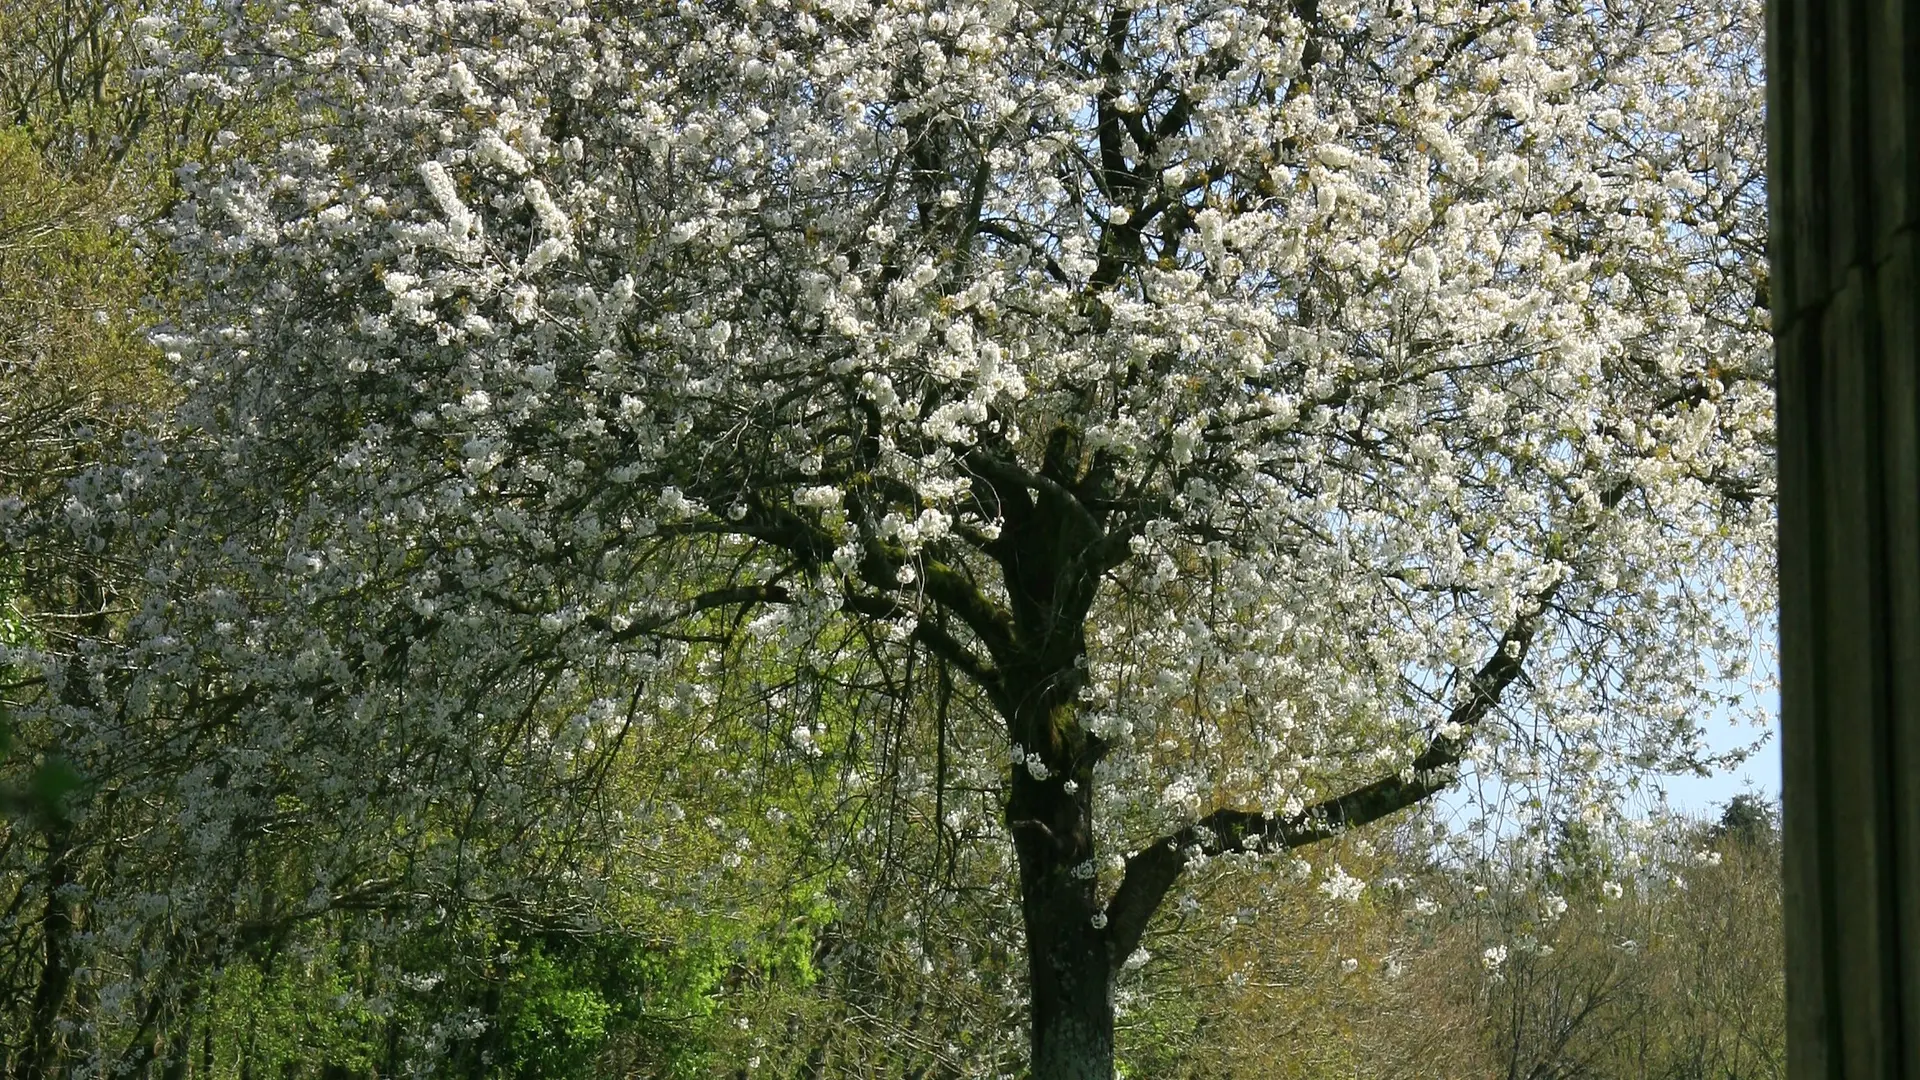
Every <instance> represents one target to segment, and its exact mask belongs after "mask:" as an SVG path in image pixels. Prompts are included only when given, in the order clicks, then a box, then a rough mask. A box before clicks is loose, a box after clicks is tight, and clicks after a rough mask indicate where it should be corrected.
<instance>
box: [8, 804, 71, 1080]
mask: <svg viewBox="0 0 1920 1080" xmlns="http://www.w3.org/2000/svg"><path fill="white" fill-rule="evenodd" d="M46 838H47V856H46V861H45V866H46V882H47V884H46V891H47V910H46V917H45V918H44V919H43V920H42V922H41V924H40V937H41V945H42V948H43V950H44V951H43V953H42V957H41V964H40V980H39V984H38V985H37V986H36V987H35V988H34V992H33V1019H32V1020H31V1021H30V1023H29V1024H28V1031H29V1033H30V1039H31V1041H30V1042H29V1043H28V1046H27V1054H26V1060H25V1061H24V1062H22V1064H21V1069H20V1075H21V1077H23V1078H24V1080H41V1078H43V1077H52V1076H55V1075H57V1074H58V1073H59V1072H60V1062H59V1058H60V1056H61V1053H60V1051H61V1039H60V1026H59V1019H60V1007H61V1005H63V1004H65V1002H66V1000H67V987H68V985H69V984H70V983H71V982H72V977H73V966H72V958H71V957H70V956H69V955H68V949H69V947H70V945H69V942H70V939H71V938H72V936H73V930H74V911H73V900H72V899H71V898H70V897H68V896H67V895H66V891H67V886H68V885H70V884H71V883H72V881H73V863H72V852H71V851H70V850H69V847H68V842H67V840H68V838H67V828H66V826H65V825H64V824H61V823H57V822H56V823H54V824H51V825H49V826H48V827H47V831H46Z"/></svg>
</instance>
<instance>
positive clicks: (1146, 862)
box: [1107, 585, 1558, 956]
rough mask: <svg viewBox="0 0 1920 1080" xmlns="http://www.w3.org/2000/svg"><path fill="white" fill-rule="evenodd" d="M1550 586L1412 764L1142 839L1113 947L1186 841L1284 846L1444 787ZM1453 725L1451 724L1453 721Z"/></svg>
mask: <svg viewBox="0 0 1920 1080" xmlns="http://www.w3.org/2000/svg"><path fill="white" fill-rule="evenodd" d="M1557 591H1558V586H1557V585H1556V586H1553V587H1551V588H1549V589H1547V590H1546V591H1545V592H1544V593H1543V594H1541V596H1540V597H1539V598H1538V599H1537V600H1536V602H1535V605H1534V609H1533V611H1532V612H1531V613H1530V614H1528V615H1526V616H1524V617H1522V618H1521V619H1520V620H1519V621H1517V622H1516V623H1515V624H1514V625H1513V627H1512V628H1511V629H1509V630H1508V631H1507V632H1506V633H1505V634H1503V635H1501V637H1500V642H1499V644H1498V646H1496V647H1495V649H1494V652H1493V655H1492V656H1491V657H1490V658H1488V660H1487V661H1486V663H1484V664H1482V665H1481V666H1480V670H1479V671H1477V672H1475V673H1474V676H1473V679H1472V681H1471V682H1470V683H1468V686H1467V697H1466V700H1464V701H1462V702H1461V703H1460V704H1459V705H1456V706H1454V708H1453V711H1452V712H1450V713H1449V714H1448V715H1447V721H1448V722H1447V724H1446V725H1443V726H1442V727H1441V729H1440V731H1441V732H1443V733H1444V732H1448V731H1457V732H1458V734H1456V735H1453V736H1451V737H1450V736H1448V735H1446V734H1443V733H1441V734H1435V735H1434V737H1433V739H1432V741H1430V742H1429V743H1428V744H1427V747H1426V749H1425V750H1424V751H1422V752H1421V754H1420V756H1419V757H1417V758H1415V759H1414V760H1413V764H1412V765H1411V766H1410V767H1409V768H1407V769H1405V770H1403V771H1401V772H1398V773H1395V774H1393V775H1390V776H1383V777H1380V778H1379V779H1377V780H1374V781H1372V782H1371V783H1367V784H1363V785H1361V786H1360V787H1357V788H1354V789H1353V790H1351V791H1348V792H1347V793H1345V794H1344V795H1339V796H1336V797H1334V798H1330V799H1325V800H1322V801H1321V802H1318V803H1315V804H1314V805H1312V806H1309V807H1307V808H1306V809H1305V810H1302V811H1301V812H1300V813H1298V814H1295V815H1293V816H1291V817H1284V818H1283V817H1275V816H1272V815H1269V814H1260V813H1255V812H1252V811H1248V810H1232V809H1222V810H1215V811H1214V812H1213V813H1211V814H1208V815H1207V816H1205V817H1203V818H1201V819H1200V820H1199V821H1197V822H1195V823H1193V824H1192V825H1189V826H1187V827H1186V828H1184V829H1181V830H1180V831H1178V832H1176V833H1173V834H1171V835H1168V836H1164V837H1161V838H1160V839H1158V840H1156V841H1154V842H1153V843H1152V844H1149V845H1148V846H1147V847H1146V848H1144V849H1142V850H1140V851H1138V852H1135V853H1134V854H1133V855H1132V856H1131V857H1129V858H1128V859H1127V865H1126V870H1125V872H1124V874H1123V875H1122V877H1121V880H1120V888H1119V889H1118V890H1117V891H1116V892H1115V893H1114V894H1113V900H1112V901H1111V902H1110V903H1109V904H1108V905H1107V920H1108V929H1107V935H1108V940H1109V942H1110V943H1111V945H1112V947H1113V949H1114V951H1115V954H1116V955H1122V956H1124V955H1126V954H1127V953H1130V952H1132V951H1133V950H1134V948H1135V947H1136V946H1138V945H1139V944H1140V937H1141V935H1142V934H1144V933H1145V932H1146V928H1147V922H1148V920H1150V919H1152V917H1153V913H1154V911H1156V910H1157V909H1158V908H1159V906H1160V902H1161V901H1162V900H1163V899H1165V898H1166V895H1167V893H1168V891H1170V890H1171V889H1172V888H1173V884H1174V882H1175V881H1177V880H1178V879H1179V877H1180V874H1181V873H1182V872H1183V871H1184V870H1185V869H1186V866H1187V857H1188V854H1189V852H1190V851H1192V850H1193V849H1196V848H1197V849H1199V850H1200V851H1203V852H1206V853H1209V854H1212V853H1215V852H1221V851H1233V850H1255V849H1258V848H1262V847H1264V848H1267V849H1270V850H1286V849H1291V848H1297V847H1304V846H1305V845H1307V844H1312V843H1315V842H1317V841H1320V840H1326V839H1329V838H1331V837H1334V836H1338V835H1339V834H1340V833H1342V832H1344V831H1346V830H1347V829H1351V828H1354V827H1356V826H1360V825H1366V824H1368V823H1370V822H1374V821H1378V820H1380V819H1381V818H1383V817H1386V816H1387V815H1389V814H1392V813H1395V812H1397V811H1400V810H1404V809H1406V808H1407V807H1410V806H1413V805H1415V804H1417V803H1419V802H1422V801H1424V800H1425V799H1427V798H1429V797H1430V796H1432V795H1434V794H1436V793H1438V792H1440V791H1444V790H1446V789H1447V788H1448V787H1450V786H1451V785H1452V784H1453V783H1454V781H1455V780H1456V779H1457V778H1458V774H1457V772H1456V767H1457V766H1458V765H1459V764H1460V760H1461V758H1462V757H1463V756H1465V754H1466V750H1467V746H1468V745H1469V744H1470V743H1471V742H1472V738H1473V732H1474V730H1475V728H1477V727H1478V726H1479V724H1480V722H1481V721H1482V720H1483V719H1485V718H1486V716H1487V714H1488V713H1490V712H1492V711H1493V708H1494V706H1495V705H1498V704H1499V703H1500V695H1501V693H1502V692H1504V691H1505V690H1506V688H1507V687H1508V686H1509V685H1511V684H1512V683H1513V681H1514V680H1515V679H1517V678H1519V677H1520V668H1521V664H1522V662H1523V661H1524V660H1525V659H1526V655H1527V648H1528V646H1530V645H1531V644H1532V643H1533V638H1534V634H1535V633H1536V632H1537V631H1538V629H1539V624H1540V617H1541V614H1542V612H1544V611H1545V609H1546V606H1547V603H1548V602H1549V601H1550V600H1551V599H1552V597H1553V594H1554V593H1555V592H1557ZM1455 725H1457V727H1456V726H1455Z"/></svg>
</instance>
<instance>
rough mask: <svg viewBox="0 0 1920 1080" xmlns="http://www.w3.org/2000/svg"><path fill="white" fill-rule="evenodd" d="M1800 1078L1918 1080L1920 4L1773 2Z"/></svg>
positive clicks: (1793, 1027)
mask: <svg viewBox="0 0 1920 1080" xmlns="http://www.w3.org/2000/svg"><path fill="white" fill-rule="evenodd" d="M1767 74H1768V90H1767V99H1768V110H1769V123H1770V132H1769V141H1770V143H1771V149H1770V158H1771V160H1770V162H1769V166H1770V167H1769V180H1768V182H1769V184H1770V185H1771V189H1770V197H1771V199H1772V207H1771V210H1772V219H1773V223H1772V230H1771V233H1772V243H1773V251H1772V259H1773V270H1772V274H1773V281H1772V287H1771V293H1772V308H1773V325H1774V336H1775V341H1776V344H1777V347H1778V358H1779V402H1780V428H1779V436H1780V629H1781V648H1782V667H1781V679H1782V694H1781V726H1782V741H1781V749H1782V756H1783V759H1784V766H1785V772H1786V775H1785V791H1784V795H1785V810H1786V825H1785V829H1786V890H1787V891H1786V927H1787V930H1786V932H1787V1014H1788V1016H1787V1019H1788V1059H1789V1076H1790V1077H1792V1078H1793V1080H1816V1078H1819V1080H1826V1078H1839V1077H1847V1078H1869V1077H1872V1078H1878V1077H1903V1078H1907V1080H1920V434H1917V433H1920V382H1917V381H1916V373H1915V369H1916V366H1920V354H1917V353H1916V341H1920V334H1917V333H1916V326H1917V325H1920V316H1917V315H1916V311H1920V263H1916V253H1915V243H1916V237H1915V229H1916V222H1917V220H1920V219H1917V218H1916V213H1915V210H1916V207H1920V2H1914V0H1770V10H1769V12H1768V73H1767Z"/></svg>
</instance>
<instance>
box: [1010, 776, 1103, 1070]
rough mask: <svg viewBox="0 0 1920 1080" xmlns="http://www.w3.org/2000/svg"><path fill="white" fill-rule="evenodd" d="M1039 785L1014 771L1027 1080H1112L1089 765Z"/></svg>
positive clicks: (1012, 820) (1012, 803)
mask: <svg viewBox="0 0 1920 1080" xmlns="http://www.w3.org/2000/svg"><path fill="white" fill-rule="evenodd" d="M1076 771H1084V772H1085V773H1086V774H1087V775H1085V776H1082V777H1079V778H1078V780H1077V790H1076V791H1074V792H1072V793H1069V792H1068V791H1067V790H1066V787H1065V782H1066V781H1067V780H1070V779H1074V777H1073V776H1072V775H1071V774H1069V775H1049V776H1048V778H1047V779H1045V780H1036V779H1034V778H1033V776H1032V775H1031V773H1030V772H1029V771H1028V770H1027V768H1026V767H1024V766H1019V765H1016V766H1015V767H1014V772H1013V784H1012V797H1011V798H1010V799H1009V800H1008V810H1007V818H1008V825H1009V826H1010V828H1011V830H1012V832H1013V841H1014V849H1015V851H1016V853H1017V854H1018V856H1019V859H1020V911H1021V915H1022V918H1023V921H1024V923H1025V925H1026V934H1027V987H1028V992H1029V1000H1030V1002H1031V1004H1030V1007H1029V1012H1030V1019H1031V1022H1032V1025H1033V1028H1032V1059H1031V1060H1032V1073H1031V1075H1032V1080H1113V969H1114V959H1113V957H1112V955H1111V954H1110V952H1109V945H1108V940H1107V935H1106V933H1105V931H1104V930H1103V929H1102V928H1101V927H1100V926H1096V925H1095V922H1096V916H1097V915H1098V914H1099V912H1100V908H1099V898H1098V896H1097V894H1096V892H1095V882H1094V876H1093V874H1092V873H1091V871H1092V869H1093V865H1094V864H1093V857H1094V851H1093V799H1092V790H1093V785H1092V783H1091V780H1092V775H1091V774H1092V766H1091V764H1087V765H1086V766H1084V768H1083V769H1081V770H1076Z"/></svg>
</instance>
